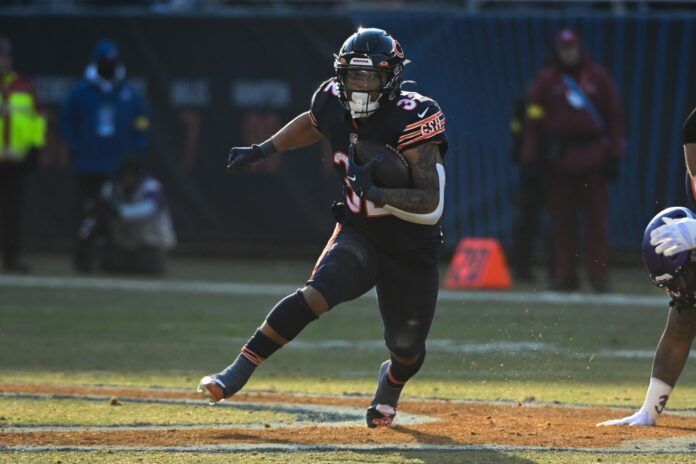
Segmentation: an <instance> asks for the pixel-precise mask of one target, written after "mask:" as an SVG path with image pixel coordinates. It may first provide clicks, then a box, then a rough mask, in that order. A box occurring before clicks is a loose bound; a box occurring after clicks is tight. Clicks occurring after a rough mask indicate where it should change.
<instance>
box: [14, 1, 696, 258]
mask: <svg viewBox="0 0 696 464" xmlns="http://www.w3.org/2000/svg"><path fill="white" fill-rule="evenodd" d="M359 24H361V25H365V26H379V27H384V28H385V29H388V30H390V31H391V32H393V34H394V35H395V36H396V37H398V38H399V41H400V42H401V43H402V45H403V46H404V48H405V50H406V52H407V55H408V56H409V58H410V59H411V60H412V61H413V64H412V65H410V66H409V67H408V69H407V75H408V78H410V79H413V80H415V81H417V82H418V85H417V86H415V87H414V89H416V90H418V91H419V92H421V93H424V94H427V95H430V96H432V97H434V98H436V99H437V100H438V101H439V102H440V103H441V105H442V107H443V109H444V111H445V113H446V114H447V124H448V134H449V137H450V146H451V147H452V148H451V152H450V153H449V155H448V157H447V163H448V166H447V170H448V192H447V211H446V219H445V226H446V233H447V237H448V243H449V244H450V245H453V244H455V243H456V240H457V238H458V237H460V236H464V235H475V236H482V235H486V236H498V237H501V238H502V239H503V240H504V241H505V242H507V241H509V239H510V225H511V220H512V218H513V212H514V208H513V205H514V201H515V197H516V192H517V187H518V186H517V183H518V179H517V172H516V168H515V166H514V165H513V164H512V163H511V160H510V148H511V140H510V137H509V136H508V123H509V120H510V118H511V116H512V112H513V103H514V99H515V98H517V97H519V96H520V95H522V94H523V92H524V88H525V86H526V85H527V83H528V82H529V81H530V79H531V78H532V76H533V75H534V73H535V71H536V70H537V69H538V68H539V67H541V66H542V65H543V64H544V63H545V62H546V61H547V58H548V54H549V50H550V43H551V39H552V37H553V35H554V34H555V32H556V31H557V30H559V29H560V28H561V27H563V26H572V27H576V28H577V29H578V30H579V31H580V32H581V34H582V36H583V39H584V42H585V44H586V46H587V48H588V50H589V51H590V53H592V55H593V56H594V57H595V59H596V60H597V61H599V62H600V63H602V64H604V65H605V66H607V67H608V68H609V70H610V71H611V72H612V74H613V76H614V79H615V82H616V84H617V87H618V89H619V91H620V93H621V95H622V96H623V101H624V104H625V108H626V117H627V128H628V158H627V161H626V162H625V163H624V165H623V166H622V172H621V177H620V179H619V180H618V182H617V183H616V184H614V185H613V186H612V188H611V244H612V246H613V248H614V249H625V248H630V247H634V246H636V245H637V244H638V243H639V241H640V238H641V234H642V229H643V227H644V224H645V223H646V222H647V220H648V219H649V218H650V217H651V216H652V214H653V213H654V212H655V211H657V210H659V209H660V208H662V207H664V206H666V205H672V204H676V203H681V202H683V201H684V193H683V182H682V176H683V161H682V156H681V147H680V138H681V137H680V127H681V122H682V121H683V119H684V118H685V117H686V115H687V114H688V112H689V111H690V110H691V108H692V107H693V106H694V105H696V86H694V85H693V84H692V82H693V79H691V76H692V75H693V74H692V73H693V70H694V59H695V57H694V50H693V43H694V28H695V27H696V15H688V14H687V15H685V14H683V13H680V14H679V15H671V14H651V15H643V14H627V15H621V16H616V15H611V14H585V15H576V16H568V15H560V14H535V15H519V14H515V15H512V14H504V13H495V14H492V13H491V14H465V13H443V12H433V13H428V12H423V11H419V12H414V13H409V12H400V13H395V12H393V11H389V12H380V11H374V10H371V11H365V12H353V13H351V14H347V15H346V14H327V15H321V14H302V15H297V14H295V15H288V14H278V15H275V14H272V15H261V16H258V15H254V16H251V15H247V14H240V15H225V16H192V17H184V16H158V15H144V16H128V15H124V16H118V17H112V16H106V15H93V16H89V15H86V16H79V15H78V16H75V15H70V16H64V15H59V16H57V15H45V16H36V15H33V16H24V15H14V14H2V15H0V30H1V31H3V34H7V35H8V36H10V37H11V38H13V39H14V41H15V52H16V60H15V61H16V65H17V68H18V70H20V71H22V72H25V73H28V74H30V75H32V76H33V77H34V78H35V80H36V84H37V87H38V92H39V96H40V98H41V99H42V100H43V102H44V104H45V107H46V110H47V113H48V115H49V120H50V127H51V132H52V136H51V137H50V144H49V148H48V151H49V154H51V159H53V161H54V162H53V163H52V164H51V165H50V166H49V167H48V168H46V169H43V170H38V171H36V172H34V173H33V174H32V176H31V179H30V184H29V186H28V191H27V202H28V204H27V211H28V214H27V217H26V230H27V231H28V233H29V235H31V236H33V237H46V238H55V237H68V236H69V235H70V231H71V227H72V226H71V224H72V217H73V216H72V214H73V213H72V207H71V205H72V183H71V175H70V173H69V170H68V169H67V168H66V167H65V163H64V161H65V159H66V157H65V151H64V148H62V146H61V144H60V143H59V140H58V138H57V137H56V136H55V133H56V127H55V125H56V116H57V114H58V110H59V107H60V104H61V102H62V100H63V99H64V98H65V96H66V94H67V92H68V90H69V88H70V86H71V84H72V83H73V82H74V81H75V80H76V79H77V78H79V77H80V75H81V73H82V72H83V70H84V67H85V65H86V63H87V62H88V60H89V57H90V53H91V48H92V46H93V45H94V43H95V42H96V41H97V40H98V39H99V38H102V37H110V38H113V39H115V40H116V41H118V43H119V44H120V45H121V48H122V51H123V55H124V57H125V63H126V65H127V67H128V70H129V75H130V76H131V77H132V78H133V79H134V80H135V82H136V83H137V84H138V85H139V86H140V87H141V89H142V90H143V91H144V92H146V94H147V96H148V98H149V100H150V102H151V106H152V110H153V143H152V147H151V153H150V157H149V162H148V165H149V167H150V169H151V170H152V171H153V172H154V173H155V174H156V175H157V176H158V177H160V178H161V179H162V180H163V181H164V183H165V185H166V187H167V192H168V197H169V201H170V203H171V206H172V208H173V211H174V219H175V222H176V226H177V230H178V232H179V235H180V237H181V239H182V240H184V241H189V242H192V241H196V242H217V241H241V242H252V241H254V242H261V243H263V242H268V243H271V242H272V243H275V244H277V243H278V242H288V243H310V242H311V243H315V242H321V241H323V240H325V239H326V237H327V236H328V235H329V233H330V231H331V226H332V218H331V214H330V211H329V206H330V203H331V199H333V198H334V197H337V196H338V190H339V186H340V183H339V182H338V179H337V177H336V176H335V174H333V172H332V167H331V164H330V156H329V155H330V153H329V150H328V147H327V146H326V145H322V146H317V147H312V148H309V149H305V150H299V151H298V152H297V153H292V154H289V155H288V156H286V157H281V158H279V159H277V160H274V161H272V162H270V163H269V164H267V165H263V166H261V167H259V168H258V169H256V170H255V171H254V172H250V173H243V174H235V175H234V176H231V175H229V174H227V173H225V172H224V169H223V166H224V160H225V157H226V152H227V150H228V148H229V146H231V145H232V144H249V143H252V142H255V141H258V140H262V139H263V138H265V137H266V136H268V135H270V134H271V133H272V132H273V131H274V130H276V129H278V128H279V127H281V126H282V124H283V123H284V122H285V121H287V120H288V119H289V118H291V117H292V116H293V115H295V114H297V113H299V112H302V111H305V110H306V109H307V108H308V106H309V101H310V98H311V94H312V92H313V91H314V89H315V88H316V86H317V85H318V84H319V83H320V82H321V81H322V80H324V79H326V78H327V77H329V76H330V75H331V74H332V59H333V58H332V53H334V52H335V51H336V50H337V49H338V48H339V46H340V44H341V43H342V41H343V39H344V38H345V37H346V36H347V35H349V34H350V33H351V31H352V30H354V28H355V26H356V25H359ZM190 159H195V162H194V164H193V167H192V168H190V169H189V168H187V164H186V160H190ZM61 160H62V161H61Z"/></svg>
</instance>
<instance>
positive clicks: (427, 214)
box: [375, 143, 445, 225]
mask: <svg viewBox="0 0 696 464" xmlns="http://www.w3.org/2000/svg"><path fill="white" fill-rule="evenodd" d="M402 154H403V157H404V158H405V159H406V161H407V162H408V164H409V166H410V168H411V179H412V181H413V188H409V189H379V190H381V191H378V192H377V198H376V199H375V202H376V203H377V204H379V205H383V206H382V207H383V208H384V209H385V210H387V211H389V212H390V213H391V214H393V215H394V216H396V217H398V218H399V219H403V220H404V221H408V222H414V223H417V224H430V225H432V224H435V223H437V221H439V220H440V217H442V211H443V209H444V193H445V169H444V167H443V166H442V159H441V157H440V149H439V147H438V144H437V143H427V144H424V145H420V146H418V147H416V148H412V149H409V150H405V151H404V152H403V153H402Z"/></svg>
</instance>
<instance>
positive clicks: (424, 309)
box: [307, 224, 439, 357]
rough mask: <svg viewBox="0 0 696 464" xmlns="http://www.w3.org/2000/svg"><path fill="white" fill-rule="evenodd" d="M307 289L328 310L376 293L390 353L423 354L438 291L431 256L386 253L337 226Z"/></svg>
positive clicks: (433, 254) (355, 232) (354, 231)
mask: <svg viewBox="0 0 696 464" xmlns="http://www.w3.org/2000/svg"><path fill="white" fill-rule="evenodd" d="M307 285H309V286H311V287H313V288H315V289H316V290H318V291H319V292H320V293H321V294H322V295H323V296H324V298H325V299H326V301H327V302H328V303H329V306H330V307H331V308H333V307H334V306H336V305H337V304H339V303H341V302H344V301H349V300H353V299H355V298H357V297H359V296H360V295H362V294H364V293H366V292H367V291H369V290H370V289H371V288H372V287H376V290H377V300H378V303H379V311H380V314H381V316H382V322H383V323H384V340H385V342H386V345H387V348H388V349H389V351H391V352H392V353H393V354H395V355H396V356H399V357H414V356H417V355H419V354H420V353H422V352H423V350H424V349H425V339H426V338H427V336H428V332H429V331H430V325H431V323H432V320H433V315H434V314H435V304H436V301H437V292H438V288H439V271H438V266H437V254H436V252H434V251H429V252H421V251H400V252H385V251H382V250H379V249H377V248H375V247H374V246H373V245H372V244H370V242H369V241H368V239H367V238H366V237H365V236H364V235H363V234H362V233H361V232H360V231H358V230H357V229H355V228H354V227H351V226H347V225H340V224H338V225H337V226H336V230H335V231H334V234H333V236H332V237H331V239H330V240H329V242H328V243H327V245H326V248H325V249H324V252H323V253H322V255H321V256H320V257H319V260H318V261H317V264H316V266H315V268H314V271H313V272H312V276H311V277H310V279H309V281H308V282H307Z"/></svg>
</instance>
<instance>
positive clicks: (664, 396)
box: [640, 377, 672, 422]
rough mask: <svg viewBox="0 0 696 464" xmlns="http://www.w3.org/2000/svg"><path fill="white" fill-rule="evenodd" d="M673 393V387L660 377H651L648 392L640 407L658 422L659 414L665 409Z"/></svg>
mask: <svg viewBox="0 0 696 464" xmlns="http://www.w3.org/2000/svg"><path fill="white" fill-rule="evenodd" d="M671 394H672V387H670V386H669V385H667V384H666V383H665V382H663V381H662V380H660V379H656V378H655V377H651V378H650V385H649V386H648V392H647V393H646V394H645V402H644V403H643V407H641V408H640V409H641V410H643V411H645V412H647V413H648V414H649V415H650V417H651V418H652V420H653V421H654V422H657V416H659V415H660V413H662V411H663V410H664V409H665V406H666V405H667V400H669V396H670V395H671Z"/></svg>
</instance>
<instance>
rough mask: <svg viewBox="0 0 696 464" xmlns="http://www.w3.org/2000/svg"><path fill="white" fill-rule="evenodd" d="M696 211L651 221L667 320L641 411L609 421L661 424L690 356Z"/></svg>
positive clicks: (653, 267)
mask: <svg viewBox="0 0 696 464" xmlns="http://www.w3.org/2000/svg"><path fill="white" fill-rule="evenodd" d="M683 144H684V157H685V161H686V168H687V176H686V181H687V182H686V184H687V195H688V197H689V203H690V204H691V205H693V204H694V199H696V195H695V194H696V177H695V176H696V110H694V111H693V112H692V113H691V114H690V115H689V117H688V118H687V120H686V122H685V123H684V128H683ZM694 249H696V216H695V215H694V213H693V212H692V211H691V210H689V209H687V208H680V207H676V208H668V209H666V210H664V211H662V212H660V213H659V214H658V215H657V216H655V218H653V220H652V221H651V222H650V223H649V224H648V227H647V228H646V230H645V235H644V237H643V260H644V262H645V265H646V267H647V268H648V272H649V274H650V277H651V279H652V281H653V283H655V284H656V285H658V286H660V287H663V288H664V289H665V290H666V291H667V293H668V294H669V295H670V297H671V298H672V300H671V301H670V305H669V306H670V307H669V314H668V316H667V325H666V327H665V330H664V332H663V334H662V337H661V338H660V342H659V343H658V345H657V350H656V351H655V359H654V361H653V367H652V374H651V377H650V384H649V386H648V391H647V393H646V395H645V401H644V403H643V406H642V407H641V408H640V409H639V410H638V412H636V413H635V414H633V415H631V416H628V417H624V418H622V419H614V420H608V421H605V422H602V423H600V424H597V425H600V426H606V425H634V426H635V425H655V424H656V423H657V419H658V417H659V415H660V414H661V413H662V411H663V410H664V409H665V406H666V404H667V401H668V400H669V398H670V395H671V394H672V389H673V388H674V386H675V385H676V383H677V380H678V379H679V375H680V374H681V372H682V370H683V369H684V365H685V364H686V360H687V359H688V357H689V351H690V350H691V343H692V341H693V340H694V337H695V336H696V307H695V306H696V262H695V261H696V259H693V258H692V253H696V252H695V251H692V250H694ZM694 258H696V256H694Z"/></svg>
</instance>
